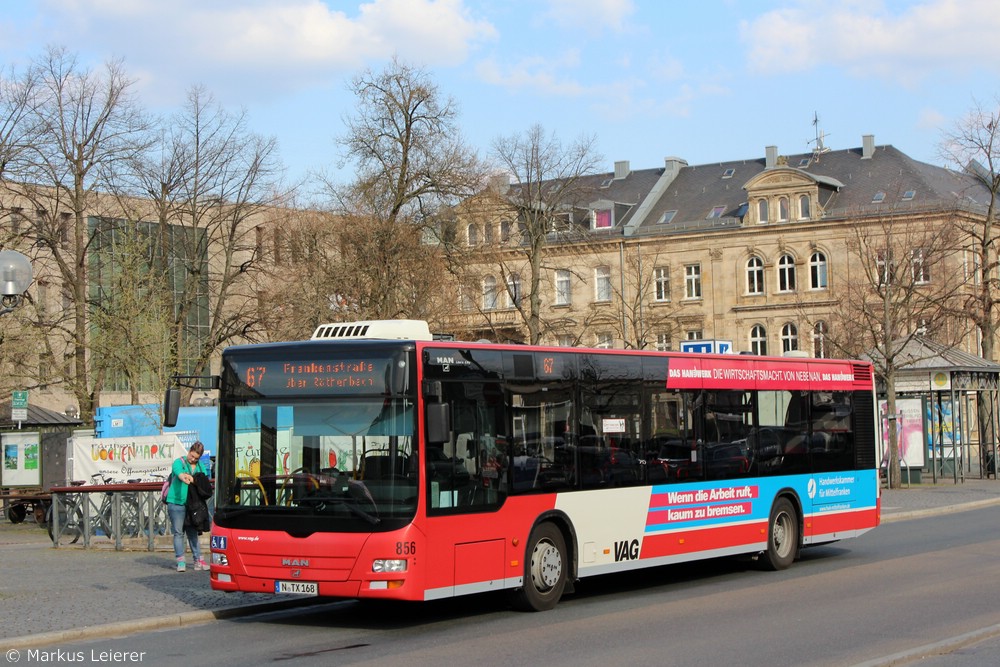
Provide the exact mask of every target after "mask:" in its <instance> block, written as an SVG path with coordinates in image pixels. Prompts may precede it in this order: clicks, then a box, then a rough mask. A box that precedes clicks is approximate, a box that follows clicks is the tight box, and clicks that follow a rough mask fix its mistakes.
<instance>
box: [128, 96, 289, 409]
mask: <svg viewBox="0 0 1000 667" xmlns="http://www.w3.org/2000/svg"><path fill="white" fill-rule="evenodd" d="M281 176H282V165H281V163H280V160H279V157H278V151H277V144H276V141H275V140H274V139H273V138H268V137H262V136H260V135H257V134H255V133H253V132H251V131H250V130H249V128H248V123H247V117H246V114H245V113H244V112H240V113H237V114H233V113H230V112H228V111H226V110H225V109H223V108H222V107H221V106H219V105H218V104H217V103H216V102H215V100H214V98H213V97H212V96H211V94H209V93H208V92H206V91H205V90H204V89H203V88H200V87H195V88H193V89H191V90H190V91H189V92H188V97H187V103H186V105H185V107H184V109H183V110H182V111H181V112H179V113H178V114H176V115H175V116H174V117H173V118H171V119H170V120H169V121H168V123H167V124H166V125H165V127H164V128H163V130H162V132H161V134H160V137H159V140H158V141H157V142H156V143H154V144H152V145H151V146H150V150H148V151H146V152H144V153H143V154H142V155H137V156H136V159H135V160H134V161H133V163H132V178H133V179H134V180H133V181H132V182H130V183H123V182H119V183H117V185H118V186H119V188H118V190H117V191H118V192H123V191H124V192H129V193H131V192H136V193H138V194H139V195H140V196H141V198H142V201H141V203H142V206H143V207H148V208H147V209H146V210H145V211H141V212H140V211H135V212H134V213H133V215H137V216H138V215H142V213H144V212H145V213H147V214H148V215H149V217H150V218H152V219H153V220H155V222H156V223H157V229H156V233H157V234H158V235H159V247H160V248H161V249H163V252H161V253H159V254H157V255H156V256H155V257H154V266H155V267H156V268H157V270H158V272H159V273H160V275H161V277H162V284H164V285H168V286H169V289H168V291H167V293H166V294H164V295H163V302H164V303H165V304H167V308H168V310H169V312H170V313H171V319H172V334H171V336H170V337H169V347H168V349H166V350H164V357H165V358H166V359H168V368H169V369H170V372H171V374H179V375H194V376H202V375H207V374H208V373H209V372H210V361H211V359H212V357H213V355H214V354H215V353H216V352H217V351H218V350H219V349H220V348H221V347H223V346H225V345H227V344H230V343H233V342H242V341H248V340H250V341H252V340H255V339H258V338H260V337H262V336H263V335H264V334H263V331H262V327H261V323H260V310H259V308H258V307H257V296H258V292H259V291H260V290H261V289H262V287H261V278H262V274H261V240H262V238H263V237H264V236H266V235H268V234H269V233H276V231H277V230H280V229H282V228H283V227H284V226H285V225H286V223H287V217H288V216H287V210H286V209H284V207H283V206H282V205H283V204H284V203H285V202H286V201H287V193H286V192H284V191H283V190H282V187H281ZM121 199H122V201H124V200H125V199H126V198H124V197H123V198H121ZM149 209H151V210H149ZM191 391H192V389H191V388H190V387H188V388H186V390H185V398H189V397H190V393H191Z"/></svg>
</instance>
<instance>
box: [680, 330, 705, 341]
mask: <svg viewBox="0 0 1000 667" xmlns="http://www.w3.org/2000/svg"><path fill="white" fill-rule="evenodd" d="M684 338H685V339H686V340H703V339H704V338H705V334H704V332H703V331H702V330H701V329H691V330H690V331H685V332H684Z"/></svg>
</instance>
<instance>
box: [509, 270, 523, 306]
mask: <svg viewBox="0 0 1000 667" xmlns="http://www.w3.org/2000/svg"><path fill="white" fill-rule="evenodd" d="M520 305H521V276H520V275H519V274H517V273H511V274H510V275H508V276H507V307H508V308H515V307H517V306H520Z"/></svg>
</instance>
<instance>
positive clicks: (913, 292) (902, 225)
mask: <svg viewBox="0 0 1000 667" xmlns="http://www.w3.org/2000/svg"><path fill="white" fill-rule="evenodd" d="M849 228H850V232H849V236H848V238H847V239H846V244H847V249H848V254H849V258H848V264H849V270H848V271H846V272H843V273H842V274H841V278H840V280H839V281H838V284H837V285H836V286H835V290H836V293H837V294H839V295H840V296H841V298H840V302H839V306H838V307H837V309H836V311H835V312H834V313H833V314H832V318H831V319H832V321H833V322H832V330H831V334H830V337H829V340H828V342H830V343H831V344H832V345H833V346H834V347H835V348H836V349H837V350H838V351H839V352H841V353H842V354H843V356H847V357H852V358H858V357H861V356H865V355H867V356H868V357H869V358H870V359H871V360H872V362H873V363H874V366H875V373H876V375H878V376H879V377H881V378H882V380H883V381H884V382H885V387H886V402H887V410H888V414H891V415H894V414H895V413H896V380H897V377H898V374H899V371H900V369H901V368H902V367H904V366H905V365H907V364H909V363H912V362H913V361H914V359H913V358H911V357H910V356H908V355H904V349H905V348H907V347H908V344H909V343H910V342H911V341H913V340H914V338H916V337H918V336H928V337H931V338H934V339H936V340H937V341H938V342H940V343H944V344H947V345H951V344H954V342H955V341H957V340H959V339H961V337H962V336H963V335H964V334H965V333H966V332H965V331H964V330H962V329H961V328H960V327H959V326H957V323H956V322H955V321H954V320H952V319H951V318H949V316H948V313H949V307H950V302H951V301H952V300H953V299H954V298H955V295H956V294H958V293H959V290H960V289H961V288H962V284H963V283H962V280H961V275H960V272H958V273H957V272H956V271H955V267H954V265H953V264H952V263H950V261H949V260H951V259H952V258H953V252H952V250H953V248H954V243H955V234H954V230H953V228H952V227H950V226H949V225H946V224H944V225H941V224H937V225H934V224H930V225H929V224H927V220H925V219H918V218H914V217H905V216H903V215H901V214H900V213H899V212H898V211H884V212H879V213H878V214H876V215H863V214H859V215H858V216H856V217H855V219H854V220H853V221H852V222H851V223H850V225H849ZM896 428H897V425H896V423H895V421H894V420H892V419H890V420H889V433H888V436H889V460H888V475H889V485H890V487H891V488H898V487H899V486H900V460H899V448H898V442H897V437H896V435H897V431H896Z"/></svg>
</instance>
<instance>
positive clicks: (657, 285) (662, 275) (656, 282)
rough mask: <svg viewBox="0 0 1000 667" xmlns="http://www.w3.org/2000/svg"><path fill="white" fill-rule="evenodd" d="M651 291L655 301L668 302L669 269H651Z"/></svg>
mask: <svg viewBox="0 0 1000 667" xmlns="http://www.w3.org/2000/svg"><path fill="white" fill-rule="evenodd" d="M653 289H654V291H655V293H656V296H655V298H656V301H670V269H669V268H668V267H666V266H658V267H656V268H655V269H653Z"/></svg>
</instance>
